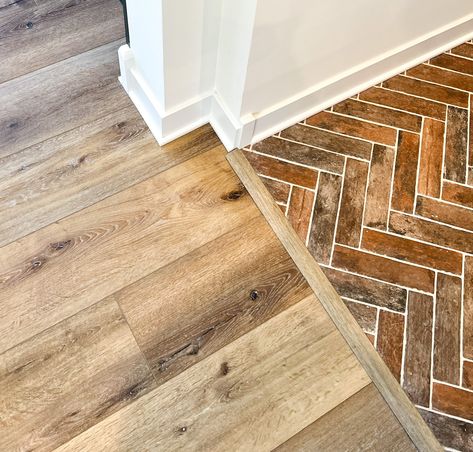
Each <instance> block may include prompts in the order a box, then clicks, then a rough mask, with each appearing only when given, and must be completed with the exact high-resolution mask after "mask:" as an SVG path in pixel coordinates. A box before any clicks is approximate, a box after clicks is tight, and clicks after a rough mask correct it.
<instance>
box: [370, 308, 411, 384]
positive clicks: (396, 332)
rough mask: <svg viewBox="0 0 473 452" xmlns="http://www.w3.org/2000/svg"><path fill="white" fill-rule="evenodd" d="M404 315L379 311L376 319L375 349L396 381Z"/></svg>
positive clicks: (401, 345) (399, 365) (402, 338)
mask: <svg viewBox="0 0 473 452" xmlns="http://www.w3.org/2000/svg"><path fill="white" fill-rule="evenodd" d="M403 340H404V316H403V315H402V314H395V313H393V312H390V311H380V313H379V320H378V337H377V342H376V343H377V350H378V353H379V354H380V355H381V357H382V358H383V361H384V362H385V363H386V365H387V366H388V367H389V370H390V371H391V372H392V374H393V375H394V377H396V379H397V381H400V379H401V366H402V347H403Z"/></svg>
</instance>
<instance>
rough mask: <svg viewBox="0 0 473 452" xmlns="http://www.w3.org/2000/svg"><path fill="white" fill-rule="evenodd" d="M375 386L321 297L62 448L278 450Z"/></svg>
mask: <svg viewBox="0 0 473 452" xmlns="http://www.w3.org/2000/svg"><path fill="white" fill-rule="evenodd" d="M368 382H369V379H368V377H367V376H366V373H365V372H364V371H363V369H362V368H361V366H360V365H359V363H358V361H357V360H356V358H355V357H354V356H353V354H352V353H351V352H350V350H349V348H348V346H347V345H346V343H345V341H344V340H343V338H342V337H341V335H340V334H339V333H338V331H336V329H335V328H334V325H333V323H332V322H331V321H330V319H329V318H328V316H327V315H326V313H325V312H324V310H323V308H322V306H321V305H320V303H318V302H317V301H316V300H315V298H314V296H313V295H312V296H310V297H308V298H307V299H305V300H304V301H301V302H299V303H297V304H296V305H294V306H292V307H291V308H289V309H287V310H285V311H284V312H283V313H281V314H279V315H277V316H276V317H273V318H272V319H271V320H269V321H267V322H265V323H264V324H263V325H261V326H259V327H257V328H255V329H254V330H252V331H251V332H250V333H248V334H246V335H245V336H242V337H241V338H240V339H237V340H236V341H234V342H232V343H231V344H229V345H228V346H226V347H224V348H222V349H221V350H220V351H218V352H217V353H214V354H212V355H211V356H209V357H208V358H206V359H205V360H203V361H201V362H200V363H198V364H195V365H194V366H192V367H191V368H190V369H188V370H187V371H185V372H183V373H181V374H180V375H178V376H177V377H175V378H173V379H172V380H170V381H168V382H167V383H165V384H164V385H162V386H160V387H158V388H157V389H155V390H153V391H152V392H150V393H149V394H147V395H145V396H143V397H142V398H141V399H139V400H138V401H137V402H136V403H134V404H132V405H129V406H128V407H125V408H124V409H122V410H121V411H120V412H118V413H115V414H114V415H112V416H110V417H109V418H108V419H106V420H104V421H102V422H101V423H99V424H97V425H96V426H95V427H92V428H91V429H89V430H88V431H86V432H84V433H83V434H81V435H79V436H77V437H76V438H74V439H73V440H72V441H70V442H69V443H67V444H66V445H64V446H63V447H61V448H60V449H59V450H62V451H81V452H82V451H87V450H91V451H92V450H93V451H99V450H115V451H116V450H180V451H185V450H189V451H190V450H192V451H195V450H270V449H272V448H274V447H276V446H277V445H279V444H281V443H282V442H284V441H286V440H287V439H288V438H290V437H291V436H293V435H294V434H295V433H297V432H298V431H300V429H302V428H304V427H306V426H307V425H309V424H310V423H311V422H313V421H314V420H315V419H317V418H319V417H320V416H321V415H323V414H324V413H326V412H327V411H329V410H330V409H331V408H333V407H334V406H337V405H338V404H339V403H341V402H342V401H344V400H346V399H347V398H348V397H350V396H351V395H352V394H353V393H355V392H356V391H358V390H359V389H361V388H362V387H364V386H366V384H368ZM125 420H126V421H125Z"/></svg>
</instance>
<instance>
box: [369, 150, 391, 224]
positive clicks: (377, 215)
mask: <svg viewBox="0 0 473 452" xmlns="http://www.w3.org/2000/svg"><path fill="white" fill-rule="evenodd" d="M393 167H394V149H393V148H388V147H384V146H380V145H375V146H374V148H373V156H372V158H371V170H370V174H369V181H368V191H367V193H366V205H365V214H364V224H365V225H366V226H371V227H373V228H377V229H386V227H387V223H388V213H389V199H390V196H391V180H392V177H393Z"/></svg>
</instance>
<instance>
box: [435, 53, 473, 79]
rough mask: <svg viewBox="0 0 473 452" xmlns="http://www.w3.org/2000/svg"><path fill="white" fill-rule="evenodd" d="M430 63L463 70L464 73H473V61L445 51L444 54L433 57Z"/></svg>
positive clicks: (458, 70) (453, 69)
mask: <svg viewBox="0 0 473 452" xmlns="http://www.w3.org/2000/svg"><path fill="white" fill-rule="evenodd" d="M430 64H432V65H434V66H439V67H444V68H446V69H450V70H452V71H457V72H461V73H462V74H469V75H473V61H472V60H467V59H466V58H461V57H458V56H455V55H448V54H446V53H443V54H442V55H439V56H437V57H435V58H432V59H431V60H430Z"/></svg>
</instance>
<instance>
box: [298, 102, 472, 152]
mask: <svg viewBox="0 0 473 452" xmlns="http://www.w3.org/2000/svg"><path fill="white" fill-rule="evenodd" d="M466 96H467V99H468V94H467V95H466ZM306 123H307V124H309V125H311V126H315V127H320V128H321V129H324V130H330V131H332V132H338V133H343V134H344V135H349V136H352V137H356V138H361V139H364V140H368V141H375V142H376V143H381V144H385V145H388V146H394V145H395V144H396V138H397V131H396V129H393V128H391V127H386V126H382V125H378V124H372V123H370V122H366V121H361V120H359V119H356V118H349V117H346V116H341V115H339V114H336V113H329V112H326V111H322V112H320V113H317V114H316V115H314V116H311V117H310V118H307V120H306Z"/></svg>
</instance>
